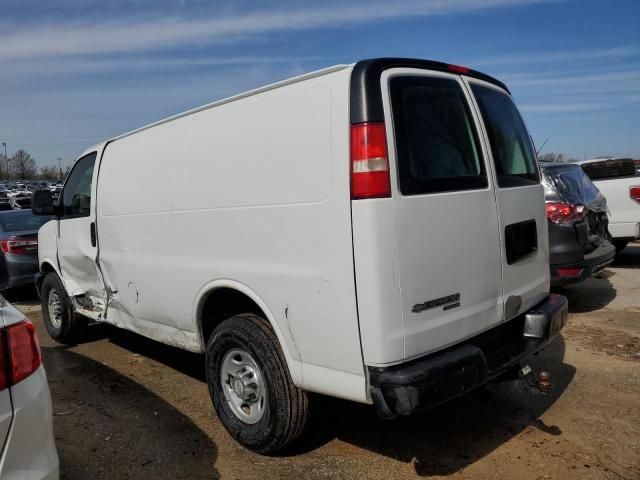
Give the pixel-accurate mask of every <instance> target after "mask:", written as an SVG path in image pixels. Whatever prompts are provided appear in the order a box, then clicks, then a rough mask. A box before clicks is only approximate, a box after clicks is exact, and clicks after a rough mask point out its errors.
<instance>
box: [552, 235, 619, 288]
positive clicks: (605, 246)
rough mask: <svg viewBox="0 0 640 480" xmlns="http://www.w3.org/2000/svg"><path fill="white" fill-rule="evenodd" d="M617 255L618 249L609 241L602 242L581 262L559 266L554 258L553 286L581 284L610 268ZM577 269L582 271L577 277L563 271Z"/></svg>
mask: <svg viewBox="0 0 640 480" xmlns="http://www.w3.org/2000/svg"><path fill="white" fill-rule="evenodd" d="M615 255H616V247H615V246H614V245H612V244H611V243H610V242H608V241H607V242H602V243H601V244H600V245H599V246H598V248H596V249H595V250H594V251H593V252H591V253H589V254H587V255H584V257H583V259H582V260H581V261H579V262H571V263H560V264H557V263H555V262H553V260H554V259H553V257H552V258H551V261H552V263H551V285H553V286H560V285H569V284H571V283H577V282H581V281H582V280H585V279H587V278H589V277H590V276H591V275H595V274H596V273H598V272H599V271H601V270H602V269H604V268H606V267H607V266H609V265H610V264H611V262H613V259H614V257H615ZM576 268H577V269H579V270H581V272H580V273H578V274H577V275H567V274H566V273H564V274H563V272H562V270H563V269H576Z"/></svg>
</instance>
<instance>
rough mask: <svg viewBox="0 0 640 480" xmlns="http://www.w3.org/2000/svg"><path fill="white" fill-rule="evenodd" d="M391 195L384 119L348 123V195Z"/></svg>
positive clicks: (354, 197)
mask: <svg viewBox="0 0 640 480" xmlns="http://www.w3.org/2000/svg"><path fill="white" fill-rule="evenodd" d="M390 196H391V183H390V180H389V157H388V155H387V134H386V131H385V128H384V123H359V124H357V125H351V198H352V199H353V200H357V199H361V198H383V197H390Z"/></svg>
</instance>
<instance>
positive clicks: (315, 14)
mask: <svg viewBox="0 0 640 480" xmlns="http://www.w3.org/2000/svg"><path fill="white" fill-rule="evenodd" d="M379 56H406V57H418V58H427V59H433V60H442V61H446V62H450V63H458V64H463V65H467V66H470V67H473V68H476V69H478V70H481V71H484V72H486V73H489V74H492V75H494V76H496V77H498V78H499V79H501V80H503V81H505V82H506V83H507V84H508V85H509V87H510V88H511V90H512V93H513V95H514V97H515V99H516V102H517V103H518V105H519V107H520V109H521V111H522V113H523V115H524V117H525V121H526V122H527V125H528V127H529V130H530V131H531V134H532V135H533V137H534V140H535V141H536V144H537V145H541V144H542V142H544V141H545V140H547V139H548V142H547V144H546V146H545V147H544V149H543V150H542V152H543V153H545V152H550V151H555V152H561V153H564V154H566V155H569V156H573V157H577V158H583V157H584V156H585V155H586V156H587V157H588V158H589V157H595V156H598V155H616V156H633V157H636V158H640V1H638V0H619V1H616V0H608V1H606V2H604V1H596V0H562V1H554V0H448V1H447V0H431V1H429V0H423V1H418V0H397V1H391V0H389V1H378V0H372V1H363V0H351V1H348V2H342V1H337V0H325V1H318V2H312V1H309V0H301V1H295V2H294V1H290V2H288V1H284V0H281V1H275V0H263V1H260V2H256V1H254V2H250V1H246V0H236V1H233V2H231V1H229V2H219V1H205V0H182V1H178V0H176V1H159V0H109V1H88V0H56V1H55V2H53V1H51V2H49V1H47V2H43V1H41V0H3V1H2V7H1V9H0V69H1V70H0V71H1V72H2V73H1V74H0V141H4V142H6V143H7V147H8V151H9V154H10V155H11V153H12V152H14V151H15V150H17V149H18V148H24V149H26V150H28V151H29V152H31V153H32V154H33V156H34V157H35V158H36V159H37V160H38V162H39V164H40V165H54V164H56V163H57V162H56V158H57V157H62V158H63V159H64V160H63V164H70V163H72V162H73V160H74V158H75V157H76V156H77V155H78V154H79V153H81V151H82V150H83V149H85V148H86V147H88V146H91V145H93V144H95V143H97V142H99V141H101V140H103V139H105V138H108V137H110V136H113V135H115V134H118V133H122V132H125V131H128V130H131V129H133V128H136V127H139V126H142V125H144V124H147V123H150V122H152V121H155V120H158V119H161V118H163V117H166V116H169V115H172V114H175V113H178V112H181V111H184V110H187V109H189V108H192V107H195V106H198V105H202V104H204V103H208V102H210V101H213V100H216V99H219V98H223V97H226V96H229V95H232V94H235V93H239V92H241V91H244V90H247V89H250V88H254V87H257V86H261V85H264V84H267V83H271V82H273V81H277V80H281V79H284V78H287V77H290V76H293V75H297V74H300V73H304V72H307V71H311V70H315V69H318V68H322V67H325V66H329V65H333V64H337V63H351V62H353V61H356V60H358V59H362V58H370V57H379Z"/></svg>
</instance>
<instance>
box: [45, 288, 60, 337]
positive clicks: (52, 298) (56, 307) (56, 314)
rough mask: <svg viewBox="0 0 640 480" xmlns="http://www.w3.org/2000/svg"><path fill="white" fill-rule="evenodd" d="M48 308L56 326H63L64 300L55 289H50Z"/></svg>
mask: <svg viewBox="0 0 640 480" xmlns="http://www.w3.org/2000/svg"><path fill="white" fill-rule="evenodd" d="M47 309H48V311H49V320H50V321H51V325H53V326H54V328H60V327H62V302H61V301H60V297H59V296H58V292H56V291H55V290H53V289H52V290H49V297H48V298H47Z"/></svg>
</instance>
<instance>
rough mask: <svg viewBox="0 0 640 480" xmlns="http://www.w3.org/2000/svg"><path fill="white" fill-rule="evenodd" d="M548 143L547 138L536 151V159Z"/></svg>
mask: <svg viewBox="0 0 640 480" xmlns="http://www.w3.org/2000/svg"><path fill="white" fill-rule="evenodd" d="M548 141H549V139H548V138H547V139H546V140H545V141H544V143H543V144H542V145H541V146H540V148H539V149H538V151H537V152H536V158H537V157H538V155H540V152H541V151H542V149H543V148H544V146H545V145H546V144H547V142H548Z"/></svg>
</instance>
